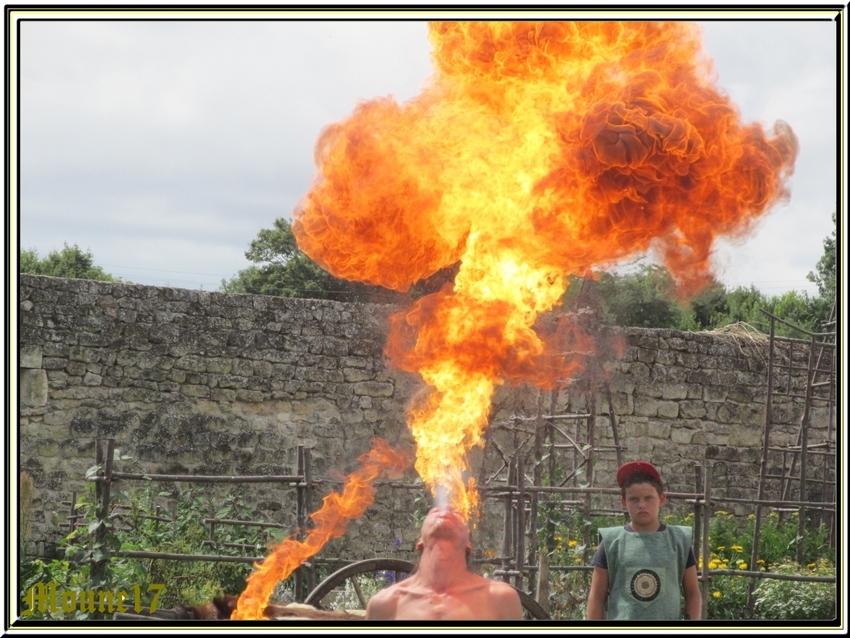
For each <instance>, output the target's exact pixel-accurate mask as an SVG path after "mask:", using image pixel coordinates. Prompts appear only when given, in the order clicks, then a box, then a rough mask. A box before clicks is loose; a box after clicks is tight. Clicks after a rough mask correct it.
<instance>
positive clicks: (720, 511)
mask: <svg viewBox="0 0 850 638" xmlns="http://www.w3.org/2000/svg"><path fill="white" fill-rule="evenodd" d="M714 515H715V516H728V515H729V512H725V511H723V510H717V511H716V512H715V513H714Z"/></svg>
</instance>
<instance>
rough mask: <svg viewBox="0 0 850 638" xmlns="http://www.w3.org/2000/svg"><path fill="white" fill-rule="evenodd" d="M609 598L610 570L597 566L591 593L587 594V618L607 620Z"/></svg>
mask: <svg viewBox="0 0 850 638" xmlns="http://www.w3.org/2000/svg"><path fill="white" fill-rule="evenodd" d="M607 599H608V570H607V569H604V568H602V567H598V566H595V567H594V568H593V580H591V581H590V593H589V594H588V595H587V619H588V620H605V601H606V600H607Z"/></svg>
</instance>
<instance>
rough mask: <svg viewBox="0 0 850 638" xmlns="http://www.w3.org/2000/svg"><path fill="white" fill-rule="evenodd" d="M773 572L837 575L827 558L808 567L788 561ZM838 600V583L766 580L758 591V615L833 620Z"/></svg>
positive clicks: (776, 567)
mask: <svg viewBox="0 0 850 638" xmlns="http://www.w3.org/2000/svg"><path fill="white" fill-rule="evenodd" d="M771 571H773V572H775V573H777V574H797V575H806V576H830V577H832V578H835V567H833V566H831V565H830V564H829V562H828V561H826V560H825V559H821V560H819V561H817V562H815V563H809V565H808V566H807V567H806V568H802V567H801V566H800V565H797V564H796V563H785V564H782V565H776V566H775V568H774V569H773V570H771ZM836 601H837V598H836V592H835V583H819V582H805V581H803V582H801V581H792V580H774V579H764V580H762V581H761V582H760V583H759V584H758V587H756V590H755V606H756V614H757V615H758V617H760V618H766V619H770V620H831V619H833V618H835V612H836Z"/></svg>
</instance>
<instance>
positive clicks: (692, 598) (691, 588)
mask: <svg viewBox="0 0 850 638" xmlns="http://www.w3.org/2000/svg"><path fill="white" fill-rule="evenodd" d="M682 589H683V590H684V592H685V613H686V614H687V616H686V618H689V619H690V620H699V619H700V616H701V615H702V595H701V594H700V591H699V580H698V579H697V567H696V565H691V566H690V567H688V568H687V569H686V570H685V575H684V576H682Z"/></svg>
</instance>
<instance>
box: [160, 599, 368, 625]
mask: <svg viewBox="0 0 850 638" xmlns="http://www.w3.org/2000/svg"><path fill="white" fill-rule="evenodd" d="M237 600H238V596H234V595H233V594H225V595H224V596H219V597H218V598H213V599H212V600H211V601H210V602H208V603H204V604H203V605H195V606H191V607H183V606H182V605H178V606H177V607H175V608H174V612H175V613H176V614H177V618H180V619H183V620H229V619H230V617H231V616H232V615H233V610H234V609H236V601H237ZM263 615H264V616H265V617H266V618H269V619H272V618H274V619H282V620H302V619H303V620H361V619H362V618H363V616H362V615H360V614H357V613H350V612H347V611H343V610H336V611H325V610H323V609H316V608H315V607H312V606H310V605H303V604H300V603H291V604H289V605H278V604H274V603H272V604H270V605H267V606H266V608H265V609H264V610H263Z"/></svg>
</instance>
